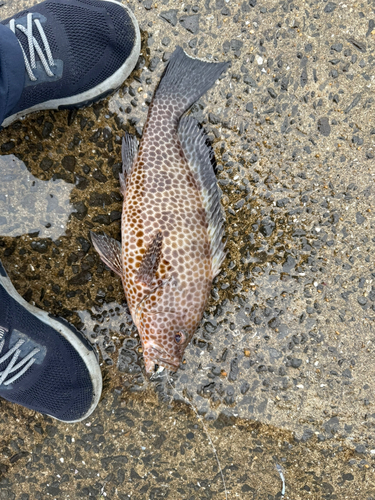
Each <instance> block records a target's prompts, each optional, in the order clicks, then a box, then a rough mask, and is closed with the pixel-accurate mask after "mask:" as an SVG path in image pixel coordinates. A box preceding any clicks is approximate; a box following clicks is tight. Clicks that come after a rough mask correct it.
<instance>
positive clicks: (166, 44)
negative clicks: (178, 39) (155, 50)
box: [161, 36, 171, 47]
mask: <svg viewBox="0 0 375 500" xmlns="http://www.w3.org/2000/svg"><path fill="white" fill-rule="evenodd" d="M170 43H171V39H170V38H169V37H168V36H165V37H164V38H163V39H162V41H161V44H162V45H163V46H164V47H168V45H169V44H170Z"/></svg>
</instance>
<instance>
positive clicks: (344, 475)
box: [342, 472, 354, 481]
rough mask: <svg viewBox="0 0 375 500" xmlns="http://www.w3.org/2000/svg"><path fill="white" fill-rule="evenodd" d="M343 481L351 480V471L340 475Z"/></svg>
mask: <svg viewBox="0 0 375 500" xmlns="http://www.w3.org/2000/svg"><path fill="white" fill-rule="evenodd" d="M342 479H343V481H353V479H354V476H353V474H352V473H351V472H348V473H347V474H343V475H342Z"/></svg>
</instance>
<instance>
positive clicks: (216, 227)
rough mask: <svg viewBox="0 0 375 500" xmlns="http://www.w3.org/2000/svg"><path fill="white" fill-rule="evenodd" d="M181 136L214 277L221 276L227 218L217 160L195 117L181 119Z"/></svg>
mask: <svg viewBox="0 0 375 500" xmlns="http://www.w3.org/2000/svg"><path fill="white" fill-rule="evenodd" d="M178 136H179V138H180V142H181V146H182V149H183V151H184V154H185V157H186V160H187V162H188V165H189V168H190V170H191V172H192V174H193V176H194V179H195V181H196V183H197V185H198V187H199V190H200V194H201V199H202V203H203V206H204V209H205V212H206V217H207V223H208V236H209V239H210V245H211V259H212V274H213V277H214V276H216V275H217V274H219V272H220V266H221V264H222V263H223V260H224V258H225V250H224V247H225V244H224V242H223V237H224V215H223V211H222V208H221V204H220V191H219V187H218V185H217V181H216V176H215V172H214V168H213V166H214V164H215V156H214V152H213V149H212V147H211V146H210V145H209V144H208V143H207V136H206V134H205V133H204V131H203V129H202V128H201V127H200V126H199V124H198V122H197V121H196V120H195V119H194V118H192V117H189V116H188V117H184V118H182V119H181V121H180V124H179V128H178Z"/></svg>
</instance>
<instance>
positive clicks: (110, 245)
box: [90, 231, 123, 278]
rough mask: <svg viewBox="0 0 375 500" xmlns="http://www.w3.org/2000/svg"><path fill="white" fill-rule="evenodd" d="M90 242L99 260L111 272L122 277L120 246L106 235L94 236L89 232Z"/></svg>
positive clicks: (94, 234)
mask: <svg viewBox="0 0 375 500" xmlns="http://www.w3.org/2000/svg"><path fill="white" fill-rule="evenodd" d="M90 235H91V241H92V243H93V245H94V247H95V250H96V251H97V252H98V254H99V256H100V258H101V259H102V261H103V262H104V264H105V265H106V266H108V267H109V268H110V269H112V271H113V272H115V273H116V274H118V275H119V276H120V277H121V278H122V277H123V270H122V259H121V244H120V242H119V241H117V240H115V239H113V238H111V237H110V236H108V235H106V234H96V233H93V232H92V231H90Z"/></svg>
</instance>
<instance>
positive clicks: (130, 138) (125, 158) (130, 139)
mask: <svg viewBox="0 0 375 500" xmlns="http://www.w3.org/2000/svg"><path fill="white" fill-rule="evenodd" d="M137 153H138V141H137V139H136V137H134V135H131V134H129V133H128V132H125V136H124V137H123V138H122V147H121V154H122V173H120V175H119V180H120V186H121V193H122V195H123V196H124V195H125V191H126V178H127V176H128V175H129V174H130V172H131V170H132V167H133V165H134V162H135V159H136V156H137Z"/></svg>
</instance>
